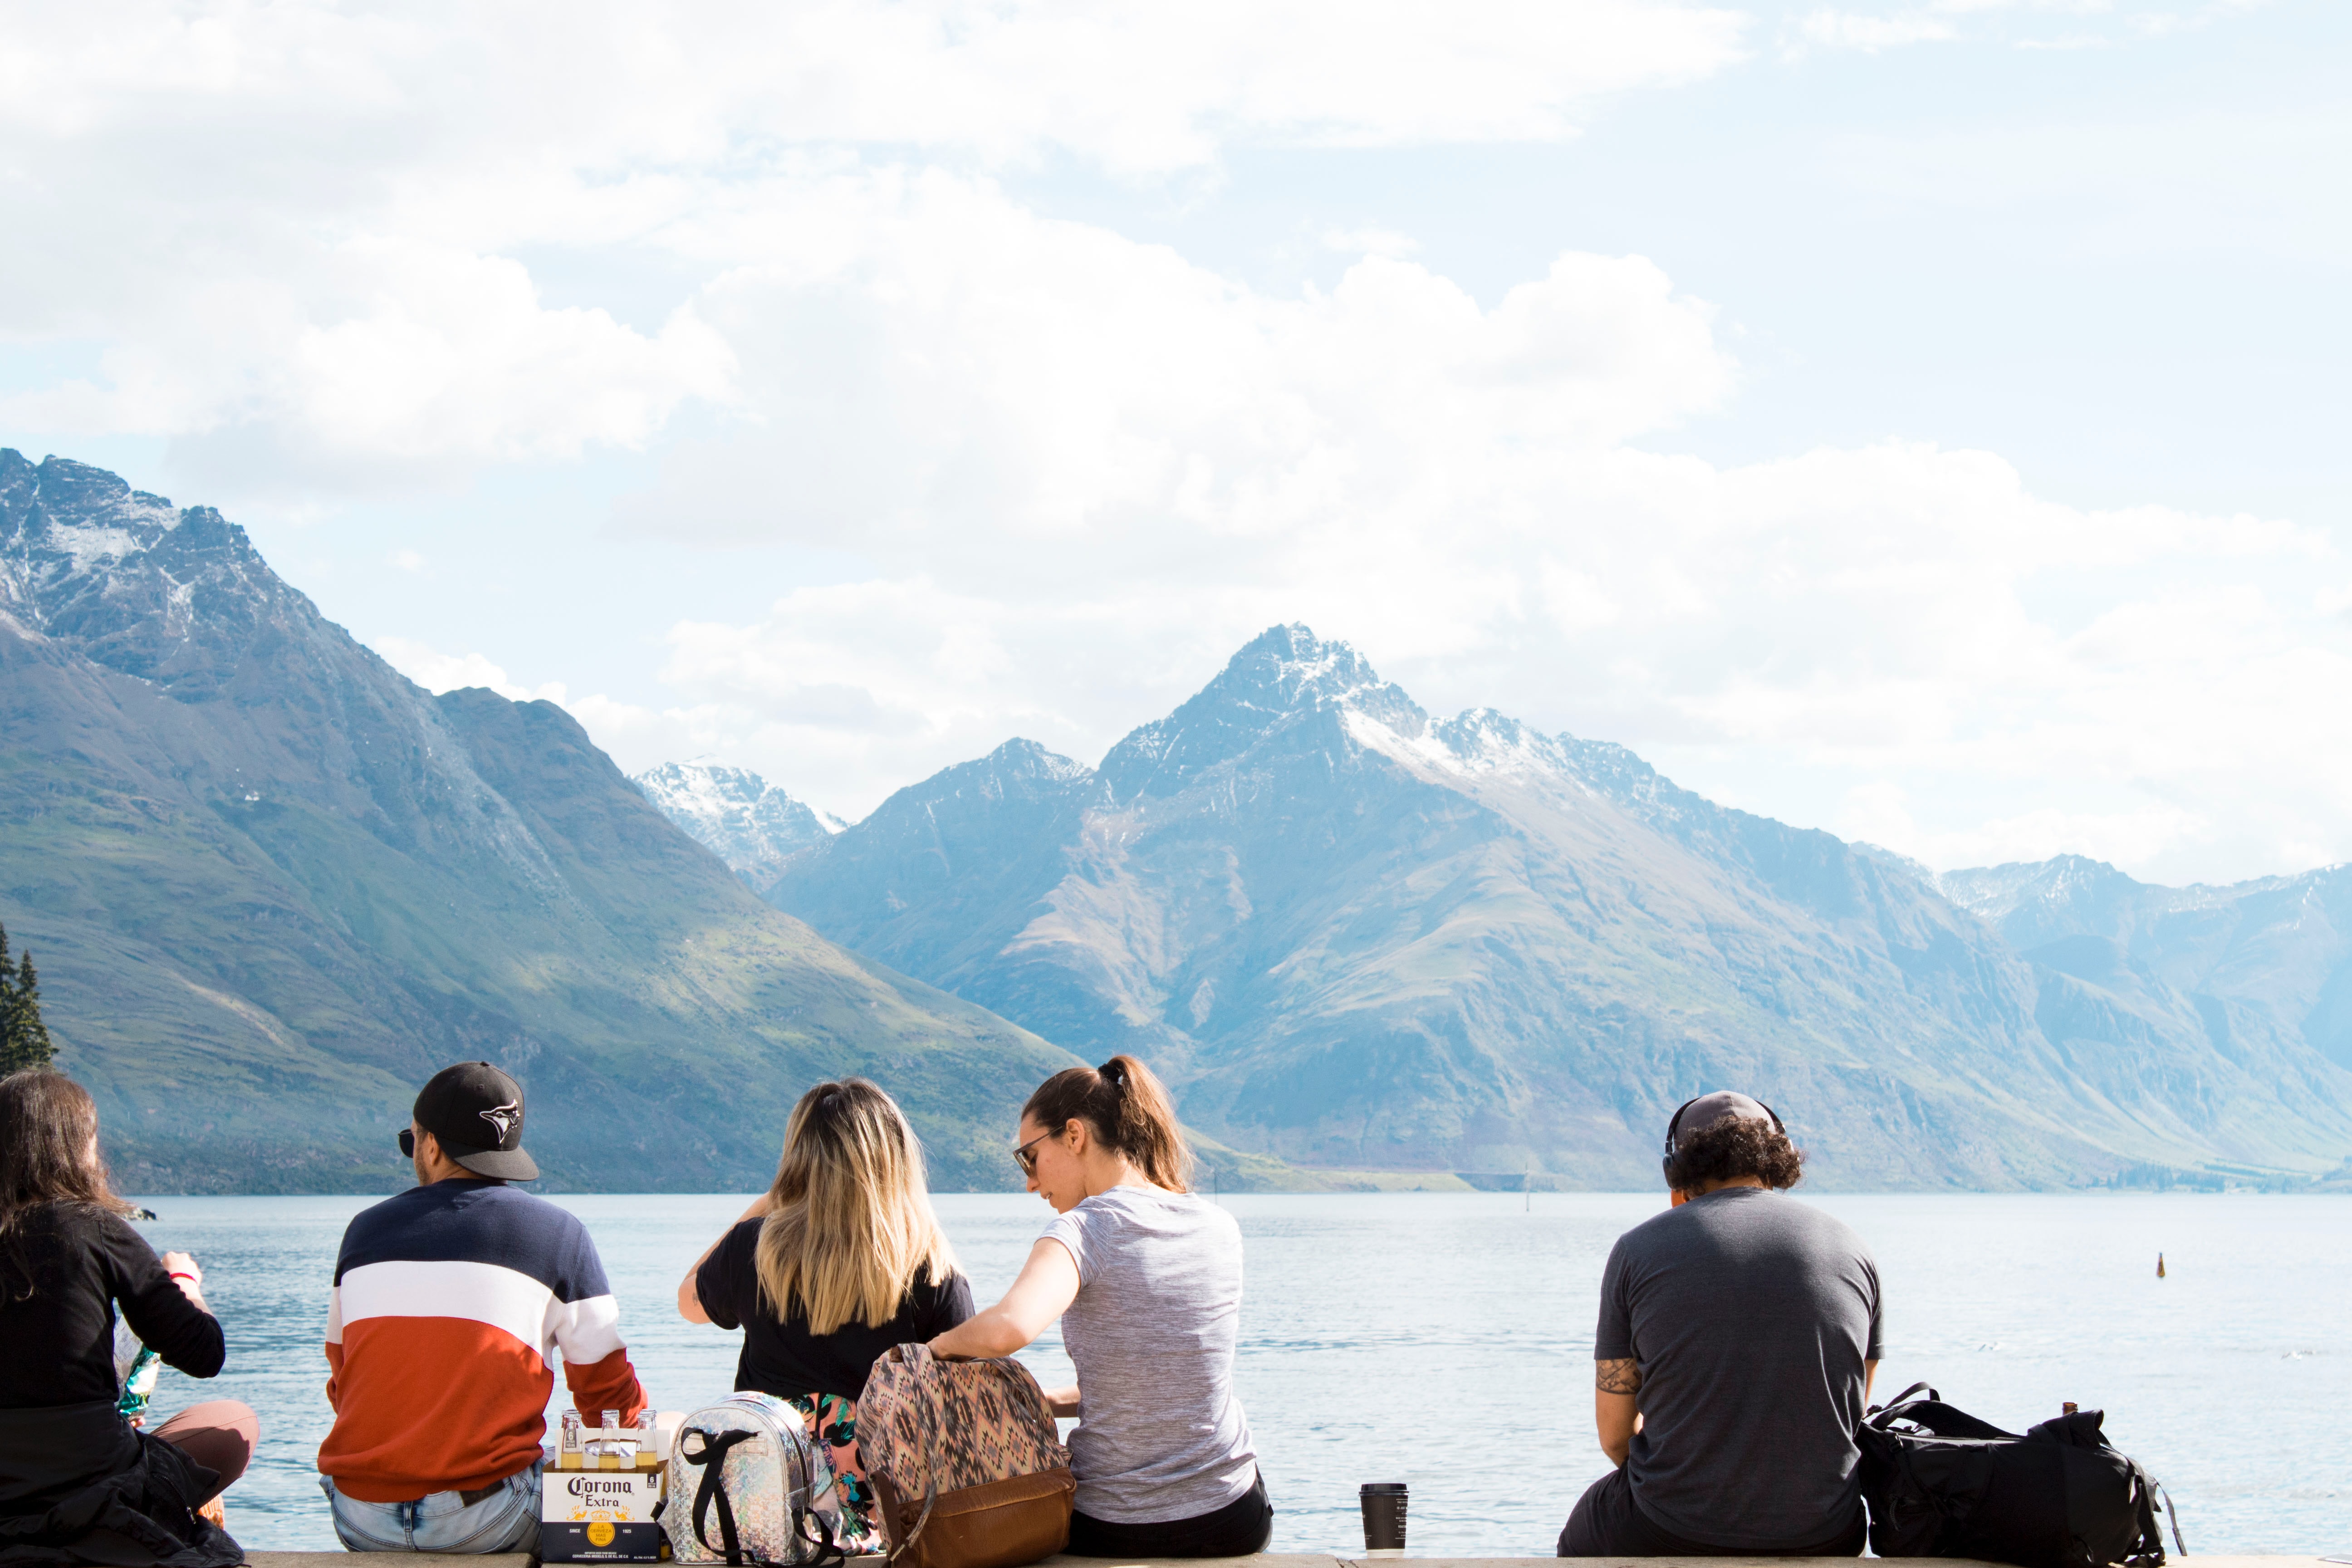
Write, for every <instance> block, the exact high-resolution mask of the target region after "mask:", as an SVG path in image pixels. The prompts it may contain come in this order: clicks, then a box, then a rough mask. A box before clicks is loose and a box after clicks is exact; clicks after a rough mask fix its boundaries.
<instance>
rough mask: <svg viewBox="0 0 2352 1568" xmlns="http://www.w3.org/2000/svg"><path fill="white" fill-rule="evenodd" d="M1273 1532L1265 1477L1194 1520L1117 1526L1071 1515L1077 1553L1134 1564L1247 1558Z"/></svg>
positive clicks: (1261, 1547) (1070, 1550)
mask: <svg viewBox="0 0 2352 1568" xmlns="http://www.w3.org/2000/svg"><path fill="white" fill-rule="evenodd" d="M1273 1536H1274V1504H1273V1502H1272V1501H1271V1500H1268V1499H1267V1497H1266V1495H1265V1477H1264V1476H1263V1475H1261V1476H1257V1477H1255V1478H1254V1479H1252V1480H1251V1482H1250V1489H1249V1490H1247V1491H1245V1492H1244V1493H1243V1494H1242V1495H1241V1496H1239V1497H1237V1498H1235V1499H1234V1500H1233V1501H1231V1502H1229V1503H1227V1504H1226V1505H1225V1506H1224V1507H1223V1508H1221V1509H1218V1510H1214V1511H1213V1512H1210V1513H1202V1514H1195V1515H1194V1516H1193V1517H1192V1518H1191V1519H1168V1520H1159V1521H1154V1522H1152V1523H1150V1524H1119V1523H1116V1522H1114V1521H1110V1520H1108V1519H1092V1518H1089V1517H1088V1516H1087V1515H1086V1514H1083V1513H1074V1514H1072V1515H1070V1544H1069V1545H1068V1546H1067V1547H1066V1548H1064V1550H1065V1551H1066V1552H1068V1553H1069V1555H1071V1556H1073V1557H1124V1558H1127V1559H1129V1561H1130V1562H1132V1561H1135V1560H1138V1559H1143V1558H1152V1557H1247V1556H1249V1555H1251V1554H1252V1553H1253V1552H1263V1551H1265V1543H1266V1542H1268V1541H1269V1540H1271V1539H1272V1538H1273Z"/></svg>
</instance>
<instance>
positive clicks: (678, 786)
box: [629, 762, 848, 889]
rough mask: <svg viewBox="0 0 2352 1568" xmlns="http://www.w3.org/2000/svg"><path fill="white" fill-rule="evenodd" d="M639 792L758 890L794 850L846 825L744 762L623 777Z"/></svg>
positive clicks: (672, 766) (667, 767)
mask: <svg viewBox="0 0 2352 1568" xmlns="http://www.w3.org/2000/svg"><path fill="white" fill-rule="evenodd" d="M629 782H630V783H631V784H635V785H636V787H637V790H638V793H640V794H641V795H644V796H645V797H646V799H647V800H649V801H651V802H652V803H653V804H654V806H655V808H656V810H658V811H659V812H660V813H661V814H662V815H663V816H667V817H668V818H669V819H670V821H672V822H673V823H676V824H677V826H678V827H679V828H680V829H681V830H682V831H683V832H684V833H685V834H686V836H687V837H689V838H691V839H693V840H694V841H695V842H696V843H698V844H699V845H701V846H702V847H704V848H706V849H708V850H709V851H710V852H711V853H712V854H714V855H716V856H718V857H719V858H720V859H721V860H724V861H725V862H726V863H727V868H728V869H729V870H730V871H732V872H734V873H735V875H736V876H737V877H739V878H740V879H742V881H743V883H744V885H745V886H746V887H750V888H754V889H758V888H764V887H766V886H767V885H768V884H769V883H771V882H772V881H774V880H775V879H776V874H777V872H779V871H780V870H782V868H783V864H784V862H785V861H786V860H788V859H790V858H792V857H793V856H794V855H796V854H798V853H799V852H800V851H802V850H803V849H806V848H808V847H810V846H811V845H814V844H818V843H822V842H823V841H824V839H826V838H829V837H832V836H833V835H834V834H836V833H838V832H840V831H841V830H842V829H843V828H844V827H846V826H848V824H847V823H845V822H844V821H842V820H841V818H839V817H837V816H834V815H833V813H831V812H829V811H819V810H817V809H816V808H815V807H814V806H811V805H806V804H805V803H803V802H801V801H797V800H794V799H793V797H792V796H791V795H787V794H785V793H784V792H783V791H782V789H780V788H778V787H777V786H776V785H774V784H770V783H768V782H767V781H766V780H765V779H763V778H761V776H760V775H759V774H757V773H753V772H751V770H750V769H749V768H730V767H725V766H722V765H720V764H718V763H708V762H690V763H663V764H662V765H661V766H659V767H657V768H651V769H648V770H647V771H646V772H644V773H633V774H631V775H630V778H629Z"/></svg>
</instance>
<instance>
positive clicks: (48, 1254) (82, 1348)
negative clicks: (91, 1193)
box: [0, 1203, 226, 1410]
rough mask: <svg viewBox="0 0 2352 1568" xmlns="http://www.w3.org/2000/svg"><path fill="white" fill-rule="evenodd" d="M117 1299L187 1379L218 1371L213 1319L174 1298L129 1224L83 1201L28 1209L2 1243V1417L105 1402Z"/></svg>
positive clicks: (110, 1395)
mask: <svg viewBox="0 0 2352 1568" xmlns="http://www.w3.org/2000/svg"><path fill="white" fill-rule="evenodd" d="M28 1273H29V1275H30V1285H31V1292H30V1294H29V1295H28V1294H27V1293H26V1284H27V1279H26V1276H27V1274H28ZM117 1301H120V1302H121V1303H122V1318H123V1321H125V1322H127V1323H129V1324H130V1325H131V1332H132V1333H134V1334H137V1335H138V1336H139V1338H140V1339H141V1340H142V1342H145V1343H146V1344H147V1345H148V1347H149V1348H151V1349H152V1350H153V1351H154V1352H155V1353H156V1354H157V1355H160V1356H162V1357H163V1359H164V1361H166V1362H167V1363H170V1364H172V1365H173V1366H175V1367H177V1368H179V1370H180V1371H182V1372H184V1373H187V1374H188V1375H189V1376H190V1377H211V1376H213V1375H215V1373H218V1372H219V1371H220V1369H221V1361H222V1358H223V1357H224V1356H225V1355H226V1346H225V1345H224V1344H223V1342H222V1340H221V1328H220V1324H219V1322H218V1321H215V1319H214V1318H213V1316H212V1314H211V1313H209V1312H205V1311H203V1310H199V1309H198V1308H197V1307H196V1305H195V1303H194V1302H193V1301H190V1300H188V1299H187V1297H185V1296H184V1295H182V1294H181V1293H180V1287H179V1286H178V1285H177V1284H175V1283H174V1282H173V1279H172V1277H171V1276H170V1275H169V1274H167V1273H165V1272H164V1270H163V1262H162V1260H161V1259H159V1258H156V1256H155V1249H154V1248H153V1247H150V1246H148V1245H147V1242H146V1240H145V1238H144V1237H142V1236H140V1234H139V1233H138V1232H137V1231H135V1230H133V1229H131V1226H130V1224H129V1222H127V1221H125V1220H122V1219H119V1218H117V1217H116V1216H115V1215H110V1214H108V1213H107V1212H106V1211H105V1210H103V1209H97V1208H92V1207H90V1206H89V1205H87V1204H66V1203H58V1204H44V1205H41V1206H39V1207H38V1208H36V1209H33V1210H31V1211H29V1212H28V1213H27V1214H26V1215H25V1218H24V1221H23V1223H22V1224H21V1225H19V1226H17V1227H16V1230H15V1231H14V1232H13V1233H12V1234H11V1235H9V1236H8V1237H5V1238H4V1239H0V1345H5V1346H7V1347H8V1350H7V1353H6V1354H5V1355H0V1410H22V1409H27V1408H32V1407H37V1406H42V1405H87V1404H90V1403H92V1402H94V1401H99V1400H103V1401H105V1402H106V1403H108V1404H112V1403H113V1402H114V1399H115V1397H116V1395H117V1394H119V1393H120V1392H121V1391H120V1389H119V1388H118V1386H117V1384H115V1381H114V1303H115V1302H117Z"/></svg>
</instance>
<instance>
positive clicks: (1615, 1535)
mask: <svg viewBox="0 0 2352 1568" xmlns="http://www.w3.org/2000/svg"><path fill="white" fill-rule="evenodd" d="M1865 1534H1866V1531H1865V1530H1864V1521H1863V1516H1862V1505H1861V1504H1860V1503H1856V1504H1854V1508H1853V1523H1851V1524H1849V1525H1847V1526H1846V1527H1845V1528H1844V1529H1843V1530H1841V1531H1836V1532H1835V1533H1834V1534H1832V1535H1830V1536H1829V1537H1828V1538H1827V1539H1825V1540H1823V1541H1821V1542H1817V1543H1816V1544H1814V1545H1811V1546H1794V1547H1785V1548H1779V1549H1775V1548H1769V1547H1768V1548H1765V1549H1763V1550H1760V1551H1759V1550H1758V1549H1756V1548H1753V1547H1746V1546H1702V1545H1700V1544H1699V1543H1698V1542H1696V1541H1685V1540H1684V1539H1683V1538H1682V1537H1681V1536H1679V1535H1676V1534H1675V1533H1674V1532H1673V1531H1668V1530H1665V1529H1664V1528H1662V1527H1661V1526H1659V1525H1658V1524H1657V1523H1656V1522H1654V1521H1653V1520H1652V1519H1651V1518H1650V1516H1649V1515H1648V1514H1646V1513H1643V1511H1642V1508H1641V1505H1640V1504H1639V1503H1637V1502H1635V1501H1634V1500H1633V1484H1632V1483H1631V1482H1630V1481H1628V1480H1627V1479H1625V1472H1624V1470H1623V1469H1622V1468H1618V1469H1614V1470H1612V1471H1610V1472H1609V1473H1608V1474H1607V1475H1605V1476H1603V1477H1601V1479H1599V1480H1597V1481H1595V1482H1593V1483H1592V1484H1591V1486H1589V1487H1587V1488H1585V1489H1584V1495H1583V1496H1582V1497H1580V1498H1579V1499H1577V1500H1576V1507H1575V1508H1574V1509H1572V1510H1570V1513H1569V1516H1568V1523H1567V1525H1566V1526H1564V1527H1563V1528H1562V1529H1561V1531H1560V1532H1559V1555H1560V1556H1562V1557H1859V1556H1861V1555H1862V1543H1863V1541H1864V1536H1865ZM1073 1550H1076V1549H1075V1548H1073Z"/></svg>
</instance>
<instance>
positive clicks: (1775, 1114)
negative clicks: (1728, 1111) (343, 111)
mask: <svg viewBox="0 0 2352 1568" xmlns="http://www.w3.org/2000/svg"><path fill="white" fill-rule="evenodd" d="M1715 1092H1717V1091H1716V1090H1714V1089H1709V1090H1708V1091H1707V1094H1713V1093H1715ZM1740 1098H1742V1099H1743V1100H1756V1097H1755V1096H1754V1095H1752V1094H1749V1095H1742V1096H1741V1097H1740ZM1705 1099H1706V1094H1694V1095H1692V1096H1691V1097H1690V1098H1689V1099H1688V1100H1684V1101H1683V1102H1682V1103H1681V1104H1680V1105H1678V1106H1676V1107H1675V1114H1674V1117H1673V1119H1672V1120H1670V1121H1668V1122H1667V1123H1666V1157H1665V1158H1664V1160H1662V1161H1660V1162H1659V1163H1660V1164H1662V1165H1663V1166H1664V1167H1665V1170H1666V1173H1667V1179H1668V1180H1672V1179H1673V1173H1674V1165H1675V1130H1676V1129H1677V1128H1679V1127H1681V1126H1682V1124H1683V1112H1684V1111H1685V1110H1689V1109H1690V1108H1691V1107H1692V1106H1694V1105H1696V1104H1697V1103H1698V1102H1699V1101H1700V1100H1705ZM1756 1103H1757V1104H1759V1105H1764V1102H1763V1101H1762V1100H1756ZM1764 1114H1765V1115H1767V1116H1769V1117H1770V1118H1771V1119H1772V1131H1775V1132H1778V1133H1780V1134H1781V1135H1782V1136H1784V1137H1785V1136H1787V1134H1788V1131H1789V1130H1788V1128H1786V1127H1785V1126H1783V1125H1781V1122H1780V1112H1779V1111H1777V1110H1773V1109H1772V1108H1771V1107H1770V1106H1769V1105H1764Z"/></svg>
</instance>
